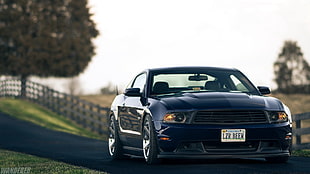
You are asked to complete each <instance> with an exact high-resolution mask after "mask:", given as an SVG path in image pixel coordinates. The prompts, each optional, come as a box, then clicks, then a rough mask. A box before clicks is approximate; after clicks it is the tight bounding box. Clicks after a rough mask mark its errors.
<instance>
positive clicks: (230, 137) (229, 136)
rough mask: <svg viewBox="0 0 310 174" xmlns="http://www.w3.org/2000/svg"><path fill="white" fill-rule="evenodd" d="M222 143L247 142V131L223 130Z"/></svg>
mask: <svg viewBox="0 0 310 174" xmlns="http://www.w3.org/2000/svg"><path fill="white" fill-rule="evenodd" d="M221 142H245V129H222V131H221Z"/></svg>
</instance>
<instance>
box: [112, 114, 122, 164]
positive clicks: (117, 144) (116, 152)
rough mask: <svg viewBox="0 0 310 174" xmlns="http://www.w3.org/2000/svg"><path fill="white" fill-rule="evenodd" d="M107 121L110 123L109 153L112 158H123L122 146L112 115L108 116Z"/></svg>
mask: <svg viewBox="0 0 310 174" xmlns="http://www.w3.org/2000/svg"><path fill="white" fill-rule="evenodd" d="M109 123H110V124H109V139H108V146H109V147H108V148H109V154H110V156H111V157H112V159H121V158H123V147H122V145H121V141H120V139H119V135H118V130H117V126H116V122H115V118H114V116H113V115H112V116H111V117H110V122H109Z"/></svg>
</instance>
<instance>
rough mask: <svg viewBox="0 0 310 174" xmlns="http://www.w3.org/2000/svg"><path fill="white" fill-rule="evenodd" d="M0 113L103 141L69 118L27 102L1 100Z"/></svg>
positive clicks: (8, 99)
mask: <svg viewBox="0 0 310 174" xmlns="http://www.w3.org/2000/svg"><path fill="white" fill-rule="evenodd" d="M0 111H1V112H3V113H7V114H9V115H12V116H14V117H16V118H18V119H21V120H25V121H29V122H32V123H34V124H37V125H40V126H42V127H46V128H48V129H52V130H57V131H62V132H67V133H71V134H75V135H80V136H85V137H90V138H96V139H103V137H101V136H99V135H98V134H96V133H93V132H91V131H89V130H86V129H84V128H82V127H81V126H80V125H77V124H75V123H74V122H72V121H71V120H69V119H68V118H65V117H64V116H61V115H57V114H55V113H54V112H51V111H49V110H48V109H45V108H44V107H42V106H39V105H37V104H33V103H30V102H27V101H23V100H16V99H10V98H0Z"/></svg>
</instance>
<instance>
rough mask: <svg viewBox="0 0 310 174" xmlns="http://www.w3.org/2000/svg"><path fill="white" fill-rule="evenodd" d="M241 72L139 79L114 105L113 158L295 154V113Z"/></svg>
mask: <svg viewBox="0 0 310 174" xmlns="http://www.w3.org/2000/svg"><path fill="white" fill-rule="evenodd" d="M267 94H270V90H269V88H268V87H262V86H259V87H257V88H256V87H255V86H254V85H253V84H252V83H251V82H250V81H249V80H248V78H247V77H246V76H245V75H244V74H242V73H241V72H240V71H238V70H236V69H228V68H215V67H172V68H157V69H148V70H145V71H143V72H141V73H140V74H138V75H137V76H136V77H135V78H134V79H133V80H132V82H131V83H130V84H129V86H128V87H127V89H126V90H125V92H124V93H123V94H120V95H118V96H116V98H115V99H114V101H113V103H112V106H111V114H110V123H109V143H108V145H109V152H110V155H111V157H112V158H113V159H119V158H123V157H124V156H128V155H134V156H143V157H144V158H145V161H146V162H147V163H149V164H153V163H158V162H159V160H160V159H161V158H195V159H198V158H265V159H266V160H267V161H271V162H286V161H287V160H288V158H289V156H290V154H291V142H292V122H291V114H290V110H289V108H288V107H287V106H285V105H284V104H283V103H282V102H281V101H279V100H278V99H276V98H273V97H269V96H266V95H267Z"/></svg>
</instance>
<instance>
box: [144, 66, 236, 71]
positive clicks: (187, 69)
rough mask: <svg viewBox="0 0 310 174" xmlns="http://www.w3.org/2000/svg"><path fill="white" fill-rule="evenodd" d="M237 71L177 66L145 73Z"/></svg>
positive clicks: (151, 69) (154, 69)
mask: <svg viewBox="0 0 310 174" xmlns="http://www.w3.org/2000/svg"><path fill="white" fill-rule="evenodd" d="M207 70H209V71H210V70H217V71H238V70H237V69H235V68H223V67H208V66H179V67H162V68H150V69H147V70H146V71H149V72H154V73H165V72H169V73H171V72H195V71H198V72H199V71H207Z"/></svg>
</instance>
